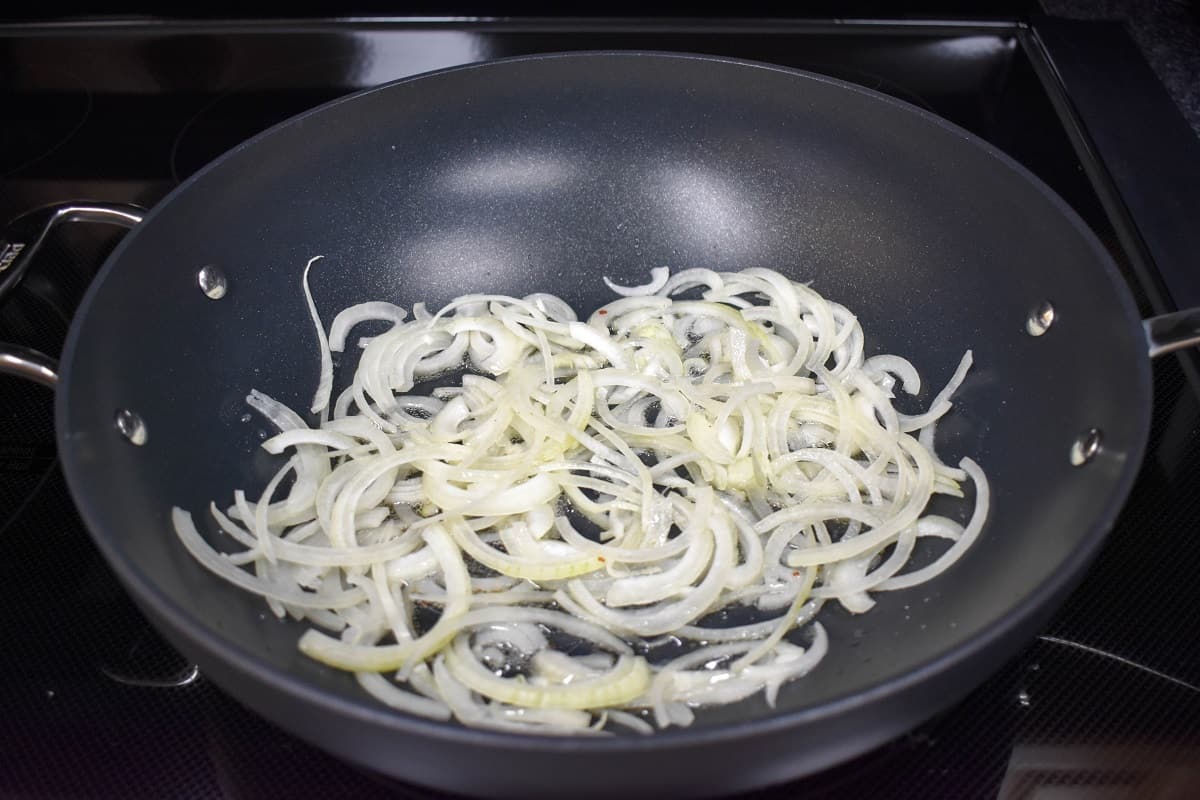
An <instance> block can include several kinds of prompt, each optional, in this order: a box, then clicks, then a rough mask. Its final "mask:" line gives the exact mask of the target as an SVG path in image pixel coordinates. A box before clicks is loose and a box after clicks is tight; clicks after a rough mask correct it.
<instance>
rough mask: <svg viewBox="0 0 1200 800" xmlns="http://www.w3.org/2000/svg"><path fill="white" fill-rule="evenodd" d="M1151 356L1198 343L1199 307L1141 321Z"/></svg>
mask: <svg viewBox="0 0 1200 800" xmlns="http://www.w3.org/2000/svg"><path fill="white" fill-rule="evenodd" d="M1142 329H1143V330H1145V332H1146V345H1147V347H1148V348H1149V351H1150V357H1151V358H1158V357H1159V356H1161V355H1166V354H1167V353H1173V352H1175V351H1176V350H1182V349H1183V348H1185V347H1194V346H1195V345H1198V344H1200V308H1188V309H1185V310H1183V311H1175V312H1172V313H1170V314H1162V315H1160V316H1157V317H1150V319H1147V320H1143V321H1142Z"/></svg>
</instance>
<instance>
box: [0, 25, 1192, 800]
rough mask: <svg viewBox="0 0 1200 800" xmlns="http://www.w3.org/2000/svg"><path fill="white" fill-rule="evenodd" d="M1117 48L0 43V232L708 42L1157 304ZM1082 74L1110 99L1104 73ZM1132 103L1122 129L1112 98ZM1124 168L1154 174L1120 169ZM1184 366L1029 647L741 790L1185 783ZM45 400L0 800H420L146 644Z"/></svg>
mask: <svg viewBox="0 0 1200 800" xmlns="http://www.w3.org/2000/svg"><path fill="white" fill-rule="evenodd" d="M1122 37H1123V33H1122V32H1121V31H1119V30H1116V29H1114V28H1112V27H1111V26H1096V25H1092V24H1087V23H1065V22H1062V21H1055V20H1044V19H1042V20H1034V21H1033V22H1032V24H1026V23H1014V22H1005V21H1001V22H996V23H982V22H977V21H976V22H970V23H928V24H927V23H914V22H911V21H909V22H904V23H871V22H857V23H781V22H777V21H776V22H770V23H766V22H764V23H754V22H730V21H723V22H721V23H720V24H717V23H704V22H689V21H686V20H659V21H608V22H600V21H595V20H592V21H585V20H559V21H554V20H526V21H512V20H510V21H441V22H437V21H430V20H408V21H383V20H358V21H311V22H298V23H293V24H286V25H285V24H281V23H278V22H274V23H252V22H243V23H237V24H232V23H229V24H222V23H215V22H204V23H191V24H156V23H150V22H139V23H126V24H115V23H111V22H109V23H103V24H101V23H87V24H58V25H43V26H38V25H22V26H10V27H8V28H5V27H3V26H0V96H2V97H3V99H4V102H3V114H2V119H0V220H3V219H10V218H12V217H14V216H16V215H17V214H19V213H21V212H24V211H27V210H29V209H30V208H33V207H35V206H38V205H41V204H44V203H49V202H52V201H60V200H67V199H90V200H112V201H124V202H135V203H139V204H142V205H147V206H149V205H152V204H153V203H154V202H156V201H157V200H158V199H160V198H161V197H162V196H163V195H164V194H166V192H168V191H169V190H170V189H171V188H172V187H173V186H175V185H176V184H178V182H179V181H180V180H182V179H183V178H185V177H186V176H187V175H189V174H191V173H192V172H194V171H195V170H197V169H198V168H199V167H201V166H202V165H203V164H204V163H206V162H207V161H208V160H209V159H211V158H213V157H215V156H216V155H218V154H220V153H221V152H222V151H224V150H225V149H227V148H228V147H231V146H232V145H234V144H236V143H238V142H240V141H241V140H243V139H245V138H247V137H248V136H250V135H251V134H254V133H256V132H258V131H259V130H262V129H263V128H265V127H267V126H269V125H271V124H273V123H275V122H278V121H280V120H282V119H284V118H286V117H288V116H290V115H291V114H293V113H296V112H299V111H302V110H304V109H307V108H309V107H311V106H313V105H316V104H318V103H321V102H323V101H325V100H329V99H331V98H334V97H337V96H339V95H342V94H345V93H347V92H350V91H353V90H356V89H359V88H364V87H367V86H372V85H375V84H378V83H382V82H384V81H387V80H390V79H393V78H399V77H402V76H405V75H410V74H415V73H418V72H423V71H426V70H429V69H434V68H438V67H443V66H449V65H453V64H459V63H465V62H469V61H477V60H481V59H488V58H496V57H501V56H506V55H516V54H520V53H528V52H536V51H547V50H576V49H604V48H621V49H652V50H680V51H690V52H705V53H718V54H727V55H734V56H740V57H746V58H752V59H757V60H762V61H771V62H776V63H780V64H786V65H790V66H796V67H803V68H806V69H811V70H814V71H818V72H823V73H826V74H829V75H833V76H836V77H840V78H844V79H847V80H851V81H855V82H858V83H862V84H864V85H866V86H869V87H871V88H874V89H878V90H880V91H883V92H887V93H890V94H894V95H896V96H897V97H900V98H902V99H904V100H907V101H909V102H911V103H915V104H916V105H919V106H922V107H924V108H927V109H930V110H932V111H934V112H935V113H937V114H940V115H942V116H944V117H946V118H948V119H950V120H952V121H953V122H956V123H958V124H959V125H962V126H964V127H966V128H967V129H969V130H971V131H973V132H975V133H977V134H979V135H980V136H982V137H983V138H985V139H987V140H989V141H991V142H992V143H994V144H996V145H997V146H999V147H1000V148H1002V149H1004V150H1006V151H1007V152H1009V153H1010V154H1011V155H1013V156H1014V157H1015V158H1016V159H1017V160H1018V161H1020V162H1022V163H1023V164H1025V165H1026V166H1027V167H1029V168H1030V169H1031V170H1033V171H1034V172H1035V173H1036V174H1038V175H1039V176H1040V177H1042V178H1043V179H1044V180H1045V181H1046V182H1047V183H1049V184H1050V185H1051V186H1052V187H1053V188H1054V189H1055V190H1056V191H1058V192H1059V193H1060V194H1062V195H1063V197H1065V198H1066V199H1067V201H1068V202H1069V203H1070V204H1071V205H1072V206H1074V207H1075V209H1076V210H1077V211H1078V212H1079V213H1080V214H1081V215H1082V216H1083V218H1084V219H1085V220H1086V221H1087V222H1088V224H1089V225H1091V226H1092V228H1093V229H1094V230H1095V231H1096V233H1097V234H1098V235H1099V236H1100V238H1101V239H1102V240H1103V241H1104V242H1105V243H1106V244H1107V245H1108V247H1109V248H1110V249H1111V251H1112V252H1113V255H1114V256H1115V258H1116V259H1117V261H1118V263H1119V264H1120V265H1121V266H1122V268H1123V269H1124V270H1125V273H1126V276H1127V279H1128V280H1129V283H1130V287H1131V289H1132V290H1133V292H1134V294H1135V296H1136V297H1137V299H1138V302H1139V305H1140V306H1141V309H1142V311H1143V313H1146V314H1149V313H1153V312H1157V311H1162V310H1164V309H1165V308H1167V307H1169V306H1170V304H1171V302H1172V301H1171V299H1170V298H1171V296H1172V293H1174V295H1175V297H1176V298H1177V299H1180V298H1183V297H1187V296H1189V295H1188V286H1189V280H1194V279H1195V276H1194V275H1192V274H1191V273H1190V272H1187V271H1186V270H1185V271H1182V272H1181V271H1180V265H1179V264H1174V265H1172V266H1173V269H1170V268H1168V267H1167V265H1163V264H1156V262H1155V256H1156V254H1158V253H1161V252H1165V251H1167V250H1169V249H1170V248H1171V247H1177V246H1178V245H1179V244H1180V243H1181V242H1184V241H1186V237H1188V236H1193V237H1194V236H1196V233H1195V232H1193V231H1189V230H1181V229H1180V226H1178V225H1167V224H1164V218H1163V217H1161V216H1159V215H1156V214H1154V213H1147V211H1146V209H1151V210H1153V209H1154V208H1156V203H1157V204H1160V205H1158V206H1157V207H1161V208H1168V207H1170V208H1178V207H1179V204H1180V203H1181V202H1185V201H1186V198H1185V199H1181V197H1180V196H1179V195H1178V193H1177V192H1176V190H1175V188H1174V186H1173V185H1172V180H1178V176H1179V175H1182V174H1187V173H1188V171H1189V170H1190V171H1194V170H1196V169H1198V168H1200V157H1198V155H1197V154H1198V153H1200V148H1192V149H1189V148H1188V147H1187V146H1186V142H1185V145H1184V146H1183V147H1179V148H1172V147H1168V146H1167V145H1164V144H1162V143H1163V142H1164V141H1166V142H1168V143H1174V144H1178V143H1179V142H1180V141H1181V140H1180V139H1179V138H1178V137H1173V136H1169V135H1167V136H1164V134H1163V132H1164V131H1168V132H1170V131H1176V130H1177V128H1176V127H1172V126H1178V124H1179V120H1178V119H1175V118H1173V117H1172V116H1171V111H1172V109H1170V107H1169V106H1164V105H1163V103H1162V102H1155V99H1156V98H1158V99H1159V100H1161V99H1162V98H1161V97H1160V95H1162V92H1161V87H1158V86H1156V85H1154V84H1153V82H1152V81H1153V79H1152V77H1148V76H1150V73H1149V71H1148V70H1146V68H1145V65H1144V64H1142V63H1141V62H1139V61H1137V58H1136V54H1135V53H1134V51H1133V50H1132V48H1130V47H1129V46H1128V42H1127V40H1125V39H1123V38H1122ZM1122 59H1124V60H1125V61H1124V62H1123V61H1122ZM1096 64H1100V65H1102V68H1097V69H1093V68H1092V67H1093V66H1094V65H1096ZM1106 70H1107V71H1108V72H1113V73H1115V74H1120V75H1121V76H1123V80H1124V84H1125V85H1120V86H1118V85H1114V84H1113V83H1112V82H1111V81H1108V80H1107V79H1106V78H1104V77H1103V75H1102V73H1104V72H1105V71H1106ZM1129 76H1133V77H1129ZM1138 76H1141V77H1140V78H1138ZM1134 78H1138V80H1140V81H1141V82H1140V83H1139V82H1138V80H1135V79H1134ZM1126 79H1127V80H1126ZM1099 81H1104V83H1103V84H1099V83H1098V82H1099ZM1106 93H1108V94H1109V96H1107V97H1106V96H1105V95H1106ZM1122 93H1125V94H1124V95H1122ZM1164 97H1165V96H1164ZM1097 98H1099V99H1101V100H1103V102H1098V101H1097ZM1126 100H1129V102H1128V103H1126V102H1125V101H1126ZM1135 102H1136V107H1137V113H1138V115H1139V119H1138V120H1137V124H1136V125H1133V126H1131V124H1130V120H1129V119H1128V118H1127V117H1122V115H1121V110H1122V108H1128V107H1131V106H1132V104H1134V103H1135ZM1130 130H1135V131H1136V130H1142V131H1144V133H1143V134H1141V136H1142V137H1143V138H1137V137H1132V138H1131V137H1130V136H1129V135H1126V132H1127V131H1130ZM1139 154H1140V155H1141V156H1142V157H1146V158H1149V159H1150V161H1151V162H1153V163H1154V164H1163V163H1167V164H1172V165H1173V166H1174V168H1173V169H1170V170H1168V172H1169V174H1167V173H1164V174H1162V175H1157V176H1156V175H1154V174H1148V173H1147V172H1146V171H1145V170H1139V168H1138V166H1139V163H1141V162H1139V161H1138V158H1139ZM1156 191H1157V192H1158V193H1159V195H1162V196H1156ZM1192 199H1193V200H1194V198H1192ZM115 236H116V234H114V233H113V232H111V231H106V230H96V229H92V228H88V227H85V226H69V227H68V228H66V229H64V230H63V232H62V233H61V234H58V235H56V236H55V238H54V239H53V241H51V242H50V247H49V249H48V250H47V251H46V252H45V253H44V256H43V257H42V258H41V259H40V262H39V264H38V265H37V267H36V268H35V274H33V275H31V276H30V280H29V281H28V282H27V284H26V285H25V286H24V287H23V288H22V289H20V290H19V291H18V293H17V294H16V295H15V296H14V297H12V298H11V299H10V300H8V301H7V302H6V303H5V304H4V305H3V307H0V339H3V340H9V341H18V342H20V343H23V344H26V345H31V346H35V347H38V348H41V349H43V350H47V351H50V352H57V350H58V348H59V347H61V344H62V341H63V338H64V336H65V332H66V327H67V324H68V320H69V318H70V313H71V310H72V309H73V307H74V304H75V303H76V302H77V301H78V299H79V296H80V295H81V293H82V291H83V288H84V287H85V286H86V283H87V281H88V279H89V278H90V276H91V274H92V273H94V271H95V269H96V268H97V266H98V264H99V263H100V261H101V260H102V258H103V256H104V255H105V253H106V252H107V250H108V249H109V248H111V246H112V244H113V243H114V241H115V238H114V237H115ZM1197 244H1200V241H1198V242H1197ZM1195 252H1197V250H1192V253H1193V256H1194V253H1195ZM1192 263H1193V264H1194V263H1195V261H1194V259H1193V262H1192ZM1188 358H1189V357H1185V358H1180V359H1176V358H1167V359H1163V360H1160V361H1159V362H1157V363H1156V364H1155V391H1156V399H1155V412H1154V423H1153V431H1152V437H1151V442H1150V449H1149V453H1148V456H1147V459H1146V462H1145V464H1144V466H1143V468H1142V472H1141V475H1140V477H1139V480H1138V483H1137V485H1136V487H1135V489H1134V492H1133V495H1132V497H1131V499H1130V501H1129V503H1128V506H1127V507H1126V509H1125V512H1124V513H1123V514H1122V516H1121V518H1120V520H1119V522H1118V525H1117V527H1116V530H1115V531H1114V533H1113V535H1112V537H1111V538H1110V540H1109V542H1108V544H1107V545H1106V547H1105V549H1104V550H1103V552H1102V554H1101V555H1100V557H1099V558H1098V560H1097V562H1096V563H1095V565H1094V566H1093V567H1092V569H1091V570H1090V572H1089V573H1088V576H1087V578H1086V579H1085V581H1084V583H1083V584H1082V586H1081V587H1080V588H1079V589H1078V590H1077V591H1076V592H1075V593H1074V595H1073V596H1072V597H1071V599H1070V601H1069V602H1068V603H1067V605H1066V606H1065V608H1064V609H1063V611H1062V612H1061V613H1060V614H1059V615H1058V616H1057V618H1056V619H1055V620H1054V621H1053V622H1052V623H1051V625H1050V626H1049V627H1048V628H1047V629H1046V631H1045V632H1044V633H1043V635H1042V636H1041V637H1040V638H1039V639H1037V640H1035V641H1033V642H1031V643H1030V645H1029V646H1028V647H1027V648H1026V650H1025V651H1024V652H1023V653H1021V654H1020V655H1019V656H1018V657H1017V658H1015V659H1014V660H1013V661H1012V662H1010V663H1008V664H997V665H995V666H996V670H997V671H996V673H995V675H994V676H993V677H992V678H991V679H990V680H989V681H988V682H987V683H985V684H984V685H983V686H981V687H980V688H979V689H978V690H977V691H975V692H974V693H972V694H971V695H970V696H969V697H968V698H967V699H966V700H964V701H963V702H962V703H960V704H959V705H958V706H956V707H954V708H953V709H951V710H950V711H948V712H946V713H944V714H942V715H940V716H938V717H937V718H935V719H933V720H931V721H930V722H928V723H926V724H924V725H923V726H921V727H920V728H918V729H916V730H915V731H913V732H911V733H910V734H908V735H905V736H903V737H901V738H899V739H897V740H895V741H893V742H890V743H889V744H887V745H884V746H883V747H881V748H879V749H878V750H876V751H874V752H872V753H869V754H867V755H865V756H862V757H860V758H858V759H856V760H855V761H853V762H851V763H849V764H846V765H843V766H839V767H835V768H834V769H831V770H829V771H827V772H825V773H822V774H819V775H816V776H812V777H810V778H808V779H805V780H803V781H799V782H797V783H794V784H791V785H789V786H786V787H777V788H775V789H772V790H768V791H764V792H761V793H759V794H757V795H756V796H757V797H761V798H776V797H778V798H784V797H797V796H801V795H803V796H806V797H808V796H811V797H842V796H846V797H858V796H872V797H876V798H891V797H914V798H915V797H920V798H927V797H992V796H996V795H997V794H999V795H1001V796H1003V797H1006V798H1026V797H1028V798H1034V797H1039V798H1040V797H1048V796H1050V794H1051V793H1053V796H1054V797H1064V798H1065V797H1077V796H1079V797H1082V796H1089V797H1090V796H1101V795H1102V796H1103V797H1106V798H1107V797H1125V796H1139V797H1140V796H1146V797H1185V796H1195V795H1196V793H1198V792H1200V767H1197V765H1198V764H1200V624H1198V623H1197V621H1196V620H1197V616H1198V615H1197V613H1196V609H1197V608H1200V578H1198V576H1200V539H1198V538H1197V537H1196V536H1195V535H1194V533H1195V531H1196V529H1197V521H1198V520H1200V490H1198V484H1197V481H1196V478H1195V476H1196V475H1197V467H1200V402H1198V399H1197V393H1196V392H1195V390H1194V388H1193V387H1194V386H1196V385H1197V383H1196V382H1195V381H1194V380H1192V378H1193V377H1194V376H1195V375H1196V370H1195V369H1194V365H1193V364H1192V362H1191V361H1190V360H1188ZM52 405H53V401H52V397H51V395H50V393H49V392H48V391H47V390H44V389H41V388H37V387H32V386H27V385H25V384H22V383H19V382H18V381H16V380H14V379H10V378H0V472H3V473H4V479H3V480H2V481H0V604H2V607H3V612H2V613H0V709H2V712H0V794H2V795H4V796H21V797H67V796H70V797H85V796H88V797H94V796H120V797H126V798H132V797H263V796H292V795H295V794H297V793H299V792H301V791H303V793H304V794H305V795H310V796H320V797H323V798H329V799H332V798H335V797H342V796H346V797H350V796H353V797H356V798H373V797H394V796H401V797H423V796H428V795H427V793H426V792H424V791H423V790H421V789H418V788H415V787H406V786H400V785H397V784H394V783H391V782H389V781H385V780H383V779H379V778H376V777H374V776H370V775H367V774H365V773H362V772H360V771H357V770H355V769H353V768H350V767H347V766H345V765H343V764H341V763H340V762H338V761H335V760H334V759H333V758H331V757H329V756H326V755H324V754H323V753H321V752H319V751H316V750H314V749H312V748H311V747H309V746H308V745H306V744H304V743H302V742H299V741H297V740H295V739H293V738H291V737H289V736H288V735H287V734H285V733H283V732H281V731H280V730H278V729H277V728H275V727H273V726H272V725H270V724H268V723H266V722H264V721H262V720H261V719H259V718H258V717H256V716H254V715H253V714H251V713H250V712H248V711H246V710H244V709H243V708H241V707H240V706H239V705H237V704H236V703H235V702H233V701H232V700H230V699H228V698H227V697H226V696H225V695H224V694H222V693H221V692H220V690H218V689H217V688H216V687H215V686H213V685H212V684H211V683H209V682H208V681H207V680H206V679H205V677H204V676H203V675H197V673H196V672H195V670H193V669H192V668H191V667H190V666H189V665H188V664H187V663H186V662H185V661H184V660H183V659H182V658H180V657H179V656H178V655H176V654H175V653H173V652H172V651H171V650H170V648H169V647H167V646H166V645H165V644H164V643H163V642H162V641H161V640H160V639H159V638H158V637H157V636H156V634H154V633H153V631H152V630H151V629H150V628H149V627H148V625H147V624H146V623H145V621H144V620H143V619H142V617H141V615H140V614H139V613H138V611H137V610H136V609H135V608H134V607H133V605H132V604H131V603H130V601H129V600H128V599H127V598H126V596H125V594H124V593H123V592H122V590H121V589H120V587H119V586H118V585H117V583H116V581H115V579H114V578H113V576H112V575H111V573H110V572H109V571H108V569H107V567H106V566H105V564H104V563H103V561H102V560H101V558H100V556H99V555H98V553H97V551H96V550H95V548H94V547H93V545H92V543H91V541H90V539H89V538H88V535H87V532H86V531H85V529H84V528H83V526H82V524H81V523H80V521H79V519H78V517H77V515H76V513H75V511H74V509H73V507H72V505H71V501H70V499H69V496H68V494H67V491H66V487H65V485H64V482H63V478H62V475H61V473H60V471H59V470H58V468H57V464H56V461H55V451H54V438H53V430H52Z"/></svg>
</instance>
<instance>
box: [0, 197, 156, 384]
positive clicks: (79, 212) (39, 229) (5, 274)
mask: <svg viewBox="0 0 1200 800" xmlns="http://www.w3.org/2000/svg"><path fill="white" fill-rule="evenodd" d="M145 213H146V212H145V210H144V209H142V208H139V207H138V206H133V205H127V204H124V203H80V202H72V203H57V204H55V205H49V206H43V207H42V208H36V209H34V210H33V211H29V212H27V213H25V214H22V215H21V216H19V217H17V218H16V219H14V220H13V221H12V222H10V223H9V224H8V227H6V228H5V229H4V233H3V238H0V303H3V302H4V300H5V298H7V297H8V295H9V294H11V293H12V291H13V290H14V289H16V288H17V286H18V285H19V284H20V283H21V280H22V279H23V278H24V277H25V273H26V272H28V271H29V268H30V266H31V265H32V264H33V259H34V257H35V256H36V255H37V253H38V251H39V250H40V249H41V247H42V245H43V244H44V243H45V241H46V239H47V237H48V236H49V235H50V232H51V231H53V230H54V229H55V228H56V227H57V226H58V225H59V223H63V222H103V223H107V224H110V225H119V226H121V227H123V228H132V227H133V226H134V225H136V224H138V223H139V222H141V221H142V217H144V216H145ZM0 374H5V375H15V376H17V377H19V378H25V379H26V380H31V381H33V382H35V383H40V384H42V385H43V386H49V387H50V388H54V387H55V386H56V385H57V383H58V362H57V361H55V360H54V359H53V358H51V357H50V356H48V355H46V354H45V353H39V352H38V351H37V350H31V349H29V348H28V347H23V346H21V345H18V344H11V343H8V342H0Z"/></svg>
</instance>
